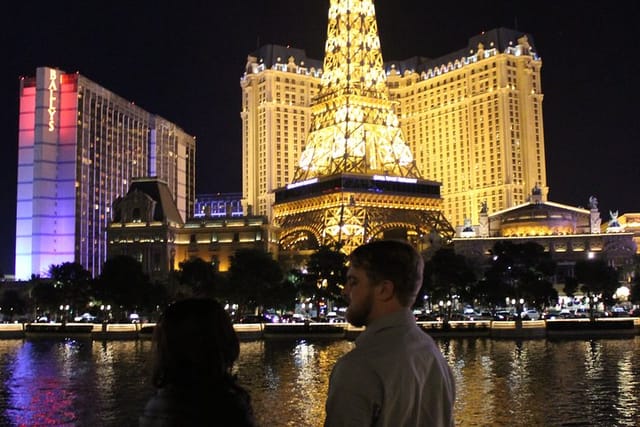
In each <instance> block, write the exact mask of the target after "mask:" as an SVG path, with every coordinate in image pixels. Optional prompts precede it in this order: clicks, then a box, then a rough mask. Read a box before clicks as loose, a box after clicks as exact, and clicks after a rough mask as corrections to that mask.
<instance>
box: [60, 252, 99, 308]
mask: <svg viewBox="0 0 640 427" xmlns="http://www.w3.org/2000/svg"><path fill="white" fill-rule="evenodd" d="M49 277H50V278H51V279H52V281H53V286H54V288H56V289H58V290H59V291H60V300H61V301H60V303H61V305H65V306H67V305H69V308H70V312H71V313H77V312H79V311H81V310H84V309H85V307H86V306H87V305H88V304H89V300H90V299H91V292H92V280H93V279H92V277H91V273H90V272H89V271H87V270H86V269H85V268H84V267H83V266H82V264H80V263H77V262H63V263H62V264H59V265H51V266H50V267H49Z"/></svg>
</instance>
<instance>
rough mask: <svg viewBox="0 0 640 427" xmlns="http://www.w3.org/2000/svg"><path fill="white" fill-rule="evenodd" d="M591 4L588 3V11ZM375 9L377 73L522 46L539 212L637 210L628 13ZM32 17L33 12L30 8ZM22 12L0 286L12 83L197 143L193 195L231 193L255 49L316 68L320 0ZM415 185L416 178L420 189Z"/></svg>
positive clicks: (470, 6) (11, 234) (635, 18)
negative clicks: (87, 90) (40, 76)
mask: <svg viewBox="0 0 640 427" xmlns="http://www.w3.org/2000/svg"><path fill="white" fill-rule="evenodd" d="M589 3H594V2H589ZM589 3H587V2H585V1H557V0H548V1H547V0H545V1H538V2H520V1H514V0H502V1H480V0H473V1H467V0H459V1H456V2H451V1H445V2H434V1H427V0H379V1H378V2H377V4H376V12H377V17H378V27H379V31H380V37H381V43H382V54H383V57H384V59H385V60H392V59H394V60H398V59H406V58H408V57H411V56H426V57H432V58H437V57H439V56H441V55H444V54H447V53H450V52H452V51H455V50H458V49H462V48H465V47H466V46H467V41H468V38H469V37H471V36H472V35H475V34H478V33H480V32H482V31H485V30H489V29H492V28H496V27H508V28H515V29H518V30H520V31H524V32H527V33H530V34H532V35H533V42H534V44H535V47H536V50H537V52H538V54H539V55H540V56H541V57H542V61H543V66H542V91H543V93H544V101H543V114H544V136H545V146H546V160H547V183H548V185H549V187H550V193H549V199H550V200H552V201H555V202H559V203H566V204H569V205H574V206H586V205H587V200H588V198H589V196H590V195H592V194H593V195H595V196H597V197H598V200H599V201H600V209H601V216H602V218H603V222H604V221H606V220H608V219H609V213H608V211H609V210H619V211H620V214H622V213H625V212H638V211H640V201H639V200H638V197H637V191H636V187H637V185H638V183H639V182H640V179H639V178H640V172H639V171H640V162H639V157H640V156H639V155H640V131H639V130H640V117H638V113H639V112H640V109H639V108H638V106H637V105H638V104H637V103H638V101H639V100H640V91H639V89H638V87H639V83H640V77H639V73H638V72H637V68H638V55H639V54H640V42H639V41H638V35H637V30H638V27H639V25H640V24H639V23H640V6H638V4H640V3H638V2H635V1H618V2H606V3H605V2H597V3H594V4H589ZM34 4H35V5H36V6H34ZM220 4H223V3H221V2H219V1H216V2H214V1H210V0H202V1H191V0H181V1H169V0H159V1H153V2H152V1H131V0H128V1H119V0H113V1H100V2H97V1H86V0H84V1H75V0H69V1H62V2H50V1H47V2H45V1H30V2H17V1H14V2H11V3H10V4H7V3H6V2H4V3H3V5H2V6H0V46H2V51H3V52H4V59H3V61H2V65H1V66H0V108H1V112H0V141H1V144H2V145H1V147H2V151H1V156H0V177H1V180H2V183H3V185H1V186H0V202H1V205H0V206H1V208H0V224H1V226H0V242H2V243H1V244H0V270H1V271H3V272H5V273H8V274H12V273H13V269H14V265H13V262H14V245H15V200H16V194H15V193H16V164H17V143H18V142H17V141H18V137H17V127H18V87H19V84H18V79H19V77H20V76H32V75H35V69H36V67H38V66H52V67H58V68H60V69H62V70H64V71H66V72H75V71H79V72H80V74H82V75H84V76H86V77H87V78H89V79H91V80H93V81H94V82H96V83H98V84H100V85H102V86H104V87H105V88H107V89H109V90H111V91H113V92H115V93H116V94H118V95H120V96H122V97H123V98H125V99H128V100H130V101H133V102H135V103H136V104H137V105H139V106H141V107H142V108H144V109H146V110H147V111H149V112H152V113H155V114H158V115H160V116H162V117H164V118H166V119H168V120H170V121H172V122H174V123H176V124H178V125H179V126H180V127H182V128H183V129H184V130H185V131H186V132H188V133H190V134H192V135H195V136H196V138H197V181H196V182H197V183H196V193H213V192H240V191H241V170H240V169H241V135H240V131H241V123H240V95H241V91H240V84H239V81H240V77H241V75H242V73H243V71H244V65H245V63H246V58H247V54H249V53H250V52H252V51H254V50H255V49H256V48H257V46H259V45H263V44H269V43H273V44H281V45H290V46H292V47H298V48H303V49H305V50H306V52H307V55H308V56H309V57H312V58H317V59H321V58H322V57H323V56H324V40H325V36H326V25H327V10H328V4H329V1H328V0H262V1H259V0H244V1H235V2H226V3H225V4H228V5H227V6H220ZM427 178H428V177H427Z"/></svg>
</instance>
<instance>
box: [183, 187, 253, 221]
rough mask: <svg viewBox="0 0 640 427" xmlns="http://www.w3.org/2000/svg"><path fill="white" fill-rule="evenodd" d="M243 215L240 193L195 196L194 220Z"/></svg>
mask: <svg viewBox="0 0 640 427" xmlns="http://www.w3.org/2000/svg"><path fill="white" fill-rule="evenodd" d="M243 215H244V213H243V209H242V193H216V194H196V206H195V212H194V214H193V216H194V217H195V218H203V217H213V218H219V217H223V216H243ZM247 215H251V212H247Z"/></svg>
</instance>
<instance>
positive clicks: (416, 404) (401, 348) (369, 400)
mask: <svg viewBox="0 0 640 427" xmlns="http://www.w3.org/2000/svg"><path fill="white" fill-rule="evenodd" d="M355 344H356V347H355V348H354V349H353V350H351V351H350V352H349V353H347V354H345V355H344V356H342V357H341V358H340V359H339V360H338V361H337V362H336V364H335V366H334V367H333V370H332V372H331V377H330V379H329V393H328V396H327V402H326V419H325V423H324V425H325V426H326V427H343V426H353V427H365V426H386V427H402V426H410V427H416V426H422V427H441V426H442V427H450V426H453V425H454V417H453V406H454V403H455V381H454V377H453V374H452V372H451V368H450V367H449V365H448V364H447V361H446V360H445V359H444V357H443V356H442V353H441V352H440V349H439V348H438V346H437V345H436V343H435V342H434V341H433V339H432V338H431V337H430V336H429V335H427V334H426V333H425V332H424V331H423V330H422V329H420V327H419V326H418V325H417V324H416V322H415V318H414V317H413V313H411V311H410V310H403V311H400V312H397V313H393V314H391V315H388V316H384V317H382V318H380V319H376V320H375V321H373V322H371V324H370V325H368V326H367V328H366V330H365V331H364V332H362V333H361V334H360V336H358V338H357V339H356V341H355Z"/></svg>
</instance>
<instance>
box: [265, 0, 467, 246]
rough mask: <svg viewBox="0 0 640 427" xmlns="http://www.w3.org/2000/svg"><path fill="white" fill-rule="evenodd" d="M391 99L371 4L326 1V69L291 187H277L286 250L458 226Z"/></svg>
mask: <svg viewBox="0 0 640 427" xmlns="http://www.w3.org/2000/svg"><path fill="white" fill-rule="evenodd" d="M393 105H394V103H393V102H392V101H390V100H389V93H388V89H387V86H386V74H385V71H384V68H383V62H382V54H381V51H380V39H379V37H378V28H377V24H376V15H375V7H374V4H373V0H331V4H330V7H329V23H328V30H327V42H326V47H325V58H324V70H323V75H322V80H321V84H320V91H319V93H318V96H317V98H316V99H315V100H314V101H313V103H312V105H311V114H312V119H311V131H310V133H309V136H308V139H307V145H306V147H305V149H304V151H303V153H302V154H301V156H300V161H299V165H298V167H297V170H296V174H295V176H294V179H293V182H292V183H291V184H289V185H288V186H287V187H286V188H281V189H278V190H276V191H275V203H274V206H273V216H274V224H275V225H276V226H278V227H279V228H280V242H279V243H280V248H281V249H282V250H284V251H288V250H291V251H295V250H304V249H314V248H316V247H318V246H319V245H323V244H324V245H334V244H340V245H341V247H342V250H343V251H344V252H345V253H350V252H351V251H352V250H353V249H355V248H356V247H357V246H358V245H360V244H362V243H365V242H367V241H369V240H371V239H376V238H382V237H387V238H389V237H393V238H402V239H406V240H408V241H410V242H412V243H413V244H414V245H415V246H417V247H419V248H420V247H421V244H424V242H426V241H427V239H428V237H429V236H433V233H437V234H438V235H439V236H440V237H442V238H444V239H445V240H450V239H451V238H452V237H453V234H454V230H453V229H452V227H451V225H450V224H449V222H448V221H447V220H446V219H445V218H444V216H443V215H442V213H441V208H442V199H441V198H440V183H438V182H433V181H427V180H424V179H422V178H421V176H420V173H419V172H418V170H417V168H416V166H415V161H414V159H413V155H412V153H411V150H410V149H409V147H408V146H407V144H406V143H405V142H404V139H403V135H402V131H401V130H400V128H399V125H398V118H397V116H396V114H395V113H394V110H393Z"/></svg>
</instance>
